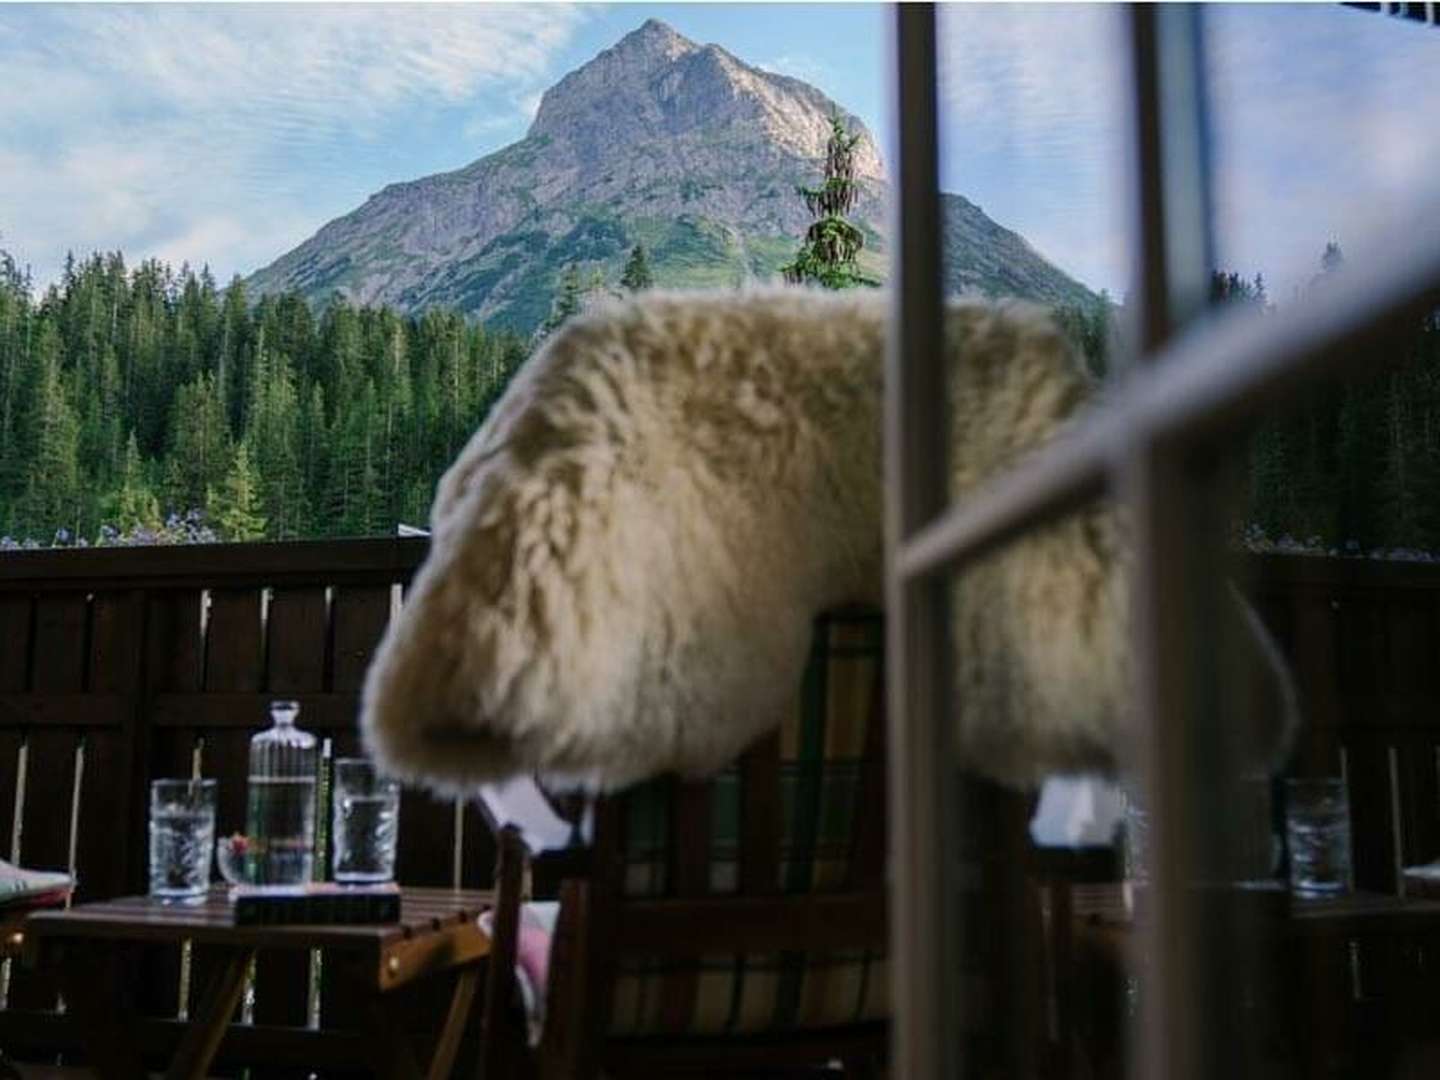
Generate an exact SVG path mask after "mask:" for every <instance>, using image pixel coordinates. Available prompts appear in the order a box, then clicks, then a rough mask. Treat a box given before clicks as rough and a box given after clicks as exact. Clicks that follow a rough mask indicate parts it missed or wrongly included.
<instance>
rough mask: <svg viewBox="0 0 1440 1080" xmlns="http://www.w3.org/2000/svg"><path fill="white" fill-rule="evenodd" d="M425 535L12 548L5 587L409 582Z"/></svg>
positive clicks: (1, 564)
mask: <svg viewBox="0 0 1440 1080" xmlns="http://www.w3.org/2000/svg"><path fill="white" fill-rule="evenodd" d="M428 548H429V541H428V540H426V539H424V538H415V539H412V538H399V537H386V538H383V539H382V538H375V539H353V540H298V541H288V542H282V543H269V544H180V545H175V546H165V547H134V548H88V549H75V548H69V549H66V550H63V551H15V552H6V553H5V558H4V559H0V590H7V591H19V590H28V589H32V588H36V587H40V586H46V585H49V586H51V587H56V586H68V587H70V588H74V587H76V585H80V586H82V587H85V588H113V587H116V586H117V585H118V586H119V587H121V588H131V587H134V586H136V585H140V584H143V585H145V586H146V587H188V588H207V587H230V588H259V587H260V586H262V585H282V584H283V585H289V584H298V585H310V584H315V583H316V582H326V583H330V582H334V583H339V582H346V583H351V584H368V583H372V582H375V581H387V582H389V581H400V582H403V581H407V580H409V578H410V576H411V575H412V574H413V573H414V572H415V569H416V567H418V566H419V565H420V563H421V561H422V560H423V559H424V557H425V552H426V551H427V549H428Z"/></svg>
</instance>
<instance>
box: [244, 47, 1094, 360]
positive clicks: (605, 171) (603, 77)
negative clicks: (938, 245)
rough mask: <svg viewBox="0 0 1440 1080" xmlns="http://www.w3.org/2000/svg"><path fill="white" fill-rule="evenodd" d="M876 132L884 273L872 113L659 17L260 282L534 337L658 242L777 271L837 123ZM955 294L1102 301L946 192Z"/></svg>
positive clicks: (718, 270)
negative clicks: (477, 151) (531, 111)
mask: <svg viewBox="0 0 1440 1080" xmlns="http://www.w3.org/2000/svg"><path fill="white" fill-rule="evenodd" d="M832 112H839V113H840V114H841V115H842V116H845V117H846V118H847V120H848V122H849V123H850V125H851V127H852V128H853V129H856V130H859V131H861V133H862V138H861V142H860V145H859V147H858V154H857V171H858V175H859V179H860V182H861V188H862V195H861V199H860V202H859V204H858V207H857V211H856V214H855V217H856V218H857V219H858V220H859V222H860V223H861V225H862V227H863V228H864V229H865V231H866V233H867V236H868V243H867V249H866V252H865V254H864V260H865V263H866V269H867V270H868V271H869V272H870V273H871V274H873V275H875V276H878V277H882V278H883V277H884V276H885V269H886V261H887V260H886V245H885V239H884V224H885V221H886V211H885V198H886V185H885V179H884V171H883V167H882V164H881V160H880V155H879V152H878V150H877V148H876V146H875V142H874V139H873V138H872V137H871V135H870V133H869V132H868V131H865V130H864V128H863V125H862V124H861V123H860V121H859V120H858V119H857V118H855V117H853V116H850V115H849V114H848V113H846V112H845V110H844V109H842V108H840V107H839V106H838V105H837V104H836V103H835V102H833V101H831V100H830V99H829V98H827V97H826V96H825V95H824V94H822V93H821V92H820V91H819V90H816V89H815V88H814V87H812V86H810V85H808V84H806V83H804V82H801V81H800V80H798V79H792V78H788V77H786V76H782V75H776V74H772V73H770V72H766V71H762V70H760V69H758V68H755V67H752V66H750V65H748V64H745V63H744V62H742V61H740V60H738V59H737V58H736V57H734V56H732V55H730V54H729V53H728V52H726V51H725V50H724V49H721V48H719V47H718V46H715V45H705V46H701V45H697V44H696V43H695V42H692V41H689V40H688V39H686V38H684V37H682V36H681V35H679V34H677V33H676V32H675V31H674V30H672V29H670V28H669V27H668V26H666V25H665V24H663V23H661V22H658V21H657V20H654V19H651V20H649V21H647V22H646V23H645V24H644V25H643V26H641V27H640V28H639V29H637V30H635V31H634V32H633V33H631V34H629V35H627V36H626V37H625V38H623V39H622V40H621V41H620V42H619V43H617V44H616V45H615V46H613V47H612V48H610V49H607V50H605V51H604V52H602V53H601V54H600V55H599V56H597V57H595V58H594V59H593V60H591V61H590V62H589V63H587V64H585V65H584V66H583V67H581V68H579V69H577V70H576V71H573V72H571V73H570V74H569V75H567V76H565V77H564V78H563V79H562V80H561V81H560V82H559V83H557V84H556V85H555V86H553V87H552V88H551V89H550V90H548V91H547V92H546V94H545V96H544V97H543V99H542V100H541V104H540V108H539V111H538V113H537V115H536V118H535V121H534V124H533V125H532V127H531V129H530V131H529V133H528V134H527V135H526V137H525V138H524V139H522V140H521V141H519V142H517V143H514V144H512V145H510V146H508V147H505V148H504V149H502V150H499V151H497V152H495V153H493V154H489V155H487V156H486V157H483V158H481V159H479V160H478V161H475V162H473V163H472V164H470V165H468V166H466V167H464V168H462V169H459V170H456V171H455V172H451V173H443V174H440V175H436V176H430V177H425V178H423V179H419V180H414V181H410V182H407V183H402V184H393V185H391V186H389V187H387V188H385V189H384V190H383V191H381V192H379V193H378V194H376V195H374V196H372V197H371V198H370V199H368V200H367V201H366V202H365V204H364V205H363V206H361V207H359V208H358V209H356V210H354V211H352V212H351V213H349V214H346V215H345V216H344V217H341V218H338V219H336V220H335V221H332V222H330V223H329V224H327V225H326V226H324V228H322V229H321V230H320V231H319V232H318V233H316V234H315V236H313V237H312V238H311V239H309V240H307V241H306V242H305V243H303V244H301V245H300V246H299V247H297V248H295V249H294V250H293V251H291V252H289V253H287V254H285V255H283V256H281V257H280V258H279V259H277V260H276V261H275V262H274V263H272V264H271V265H270V266H268V267H265V268H264V269H263V270H260V271H258V272H257V273H256V274H255V275H254V276H253V277H252V278H251V279H250V280H249V282H248V283H247V284H248V285H249V287H250V289H251V291H252V295H263V294H265V293H276V292H284V291H290V290H295V291H299V292H300V293H302V294H303V295H305V296H306V297H307V298H309V299H311V300H312V301H314V302H316V303H319V302H323V301H324V300H325V299H326V298H328V297H329V296H330V295H331V293H332V292H334V291H337V290H338V291H339V292H341V293H343V294H344V295H345V296H346V297H348V298H350V299H352V300H355V301H357V302H361V303H386V304H390V305H393V306H396V307H398V308H401V309H403V310H406V311H411V312H414V311H420V310H424V309H426V308H429V307H434V306H444V307H451V308H456V309H458V310H460V311H463V312H465V313H466V314H469V315H473V316H476V317H478V318H482V319H485V320H486V321H489V322H491V323H493V324H496V325H500V326H508V327H511V328H514V329H516V330H520V331H522V332H528V331H529V330H531V329H533V328H534V327H535V326H536V325H537V324H539V323H540V322H541V321H542V320H543V319H544V317H545V315H546V314H547V313H548V311H549V308H550V301H551V296H552V295H553V292H554V286H555V280H556V278H557V276H558V274H559V272H560V270H561V269H562V268H563V267H564V266H565V265H567V264H569V263H578V264H579V265H580V266H581V268H582V270H584V271H585V272H586V273H587V274H588V273H592V272H595V271H599V272H600V273H601V274H602V275H603V276H604V277H605V279H606V280H607V281H609V282H611V283H613V282H616V281H618V279H619V276H620V269H621V266H622V265H623V263H624V260H625V257H626V255H627V253H628V252H629V250H630V248H631V247H632V246H633V245H634V244H635V243H637V242H640V243H643V244H645V246H646V248H647V249H648V251H649V254H650V262H651V266H652V267H653V270H654V273H655V278H656V282H657V283H658V284H660V285H664V286H672V287H683V286H727V285H733V284H736V283H738V282H740V281H743V280H745V279H747V278H758V279H769V278H772V277H774V276H775V275H776V274H777V271H778V269H779V267H780V266H781V265H782V264H783V263H785V262H787V261H788V260H789V259H790V258H791V257H792V256H793V255H794V252H795V249H796V247H797V245H798V240H799V237H800V236H801V235H802V234H803V232H804V230H805V228H806V226H807V225H808V224H809V219H808V216H807V214H806V212H805V209H804V206H803V205H802V204H801V201H800V200H799V199H798V198H797V197H796V195H795V186H796V185H797V184H799V183H813V182H815V181H817V180H818V179H819V176H820V168H821V166H820V163H821V159H822V158H823V154H824V145H825V138H826V136H827V134H828V132H829V119H828V118H829V116H830V115H831V113H832ZM944 211H945V240H946V251H945V256H946V280H947V287H949V288H950V290H951V291H952V292H957V293H958V292H977V293H987V294H1004V295H1022V296H1027V297H1030V298H1033V299H1037V300H1044V301H1049V302H1067V301H1068V302H1082V303H1083V302H1086V301H1088V300H1090V299H1093V298H1092V297H1091V295H1090V293H1089V292H1088V290H1086V289H1085V288H1084V286H1082V285H1080V284H1079V283H1078V282H1076V281H1075V280H1073V279H1072V278H1070V277H1068V276H1067V275H1066V274H1064V273H1063V272H1062V271H1060V270H1058V269H1056V268H1055V267H1054V266H1053V265H1051V264H1050V263H1048V262H1047V261H1046V260H1045V259H1044V258H1043V257H1042V256H1040V255H1039V254H1038V253H1037V252H1035V251H1034V250H1033V249H1032V248H1031V247H1030V246H1029V245H1028V244H1027V243H1026V242H1025V240H1024V239H1023V238H1022V237H1020V236H1019V235H1017V234H1016V233H1014V232H1011V231H1010V230H1007V229H1004V228H1003V227H1001V226H999V225H997V224H996V223H995V222H993V221H991V220H990V219H989V218H987V217H986V216H985V215H984V213H982V212H981V211H980V209H979V208H978V207H976V206H974V205H973V204H972V203H970V202H968V201H967V200H965V199H964V198H962V197H960V196H949V195H947V196H945V201H944Z"/></svg>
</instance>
